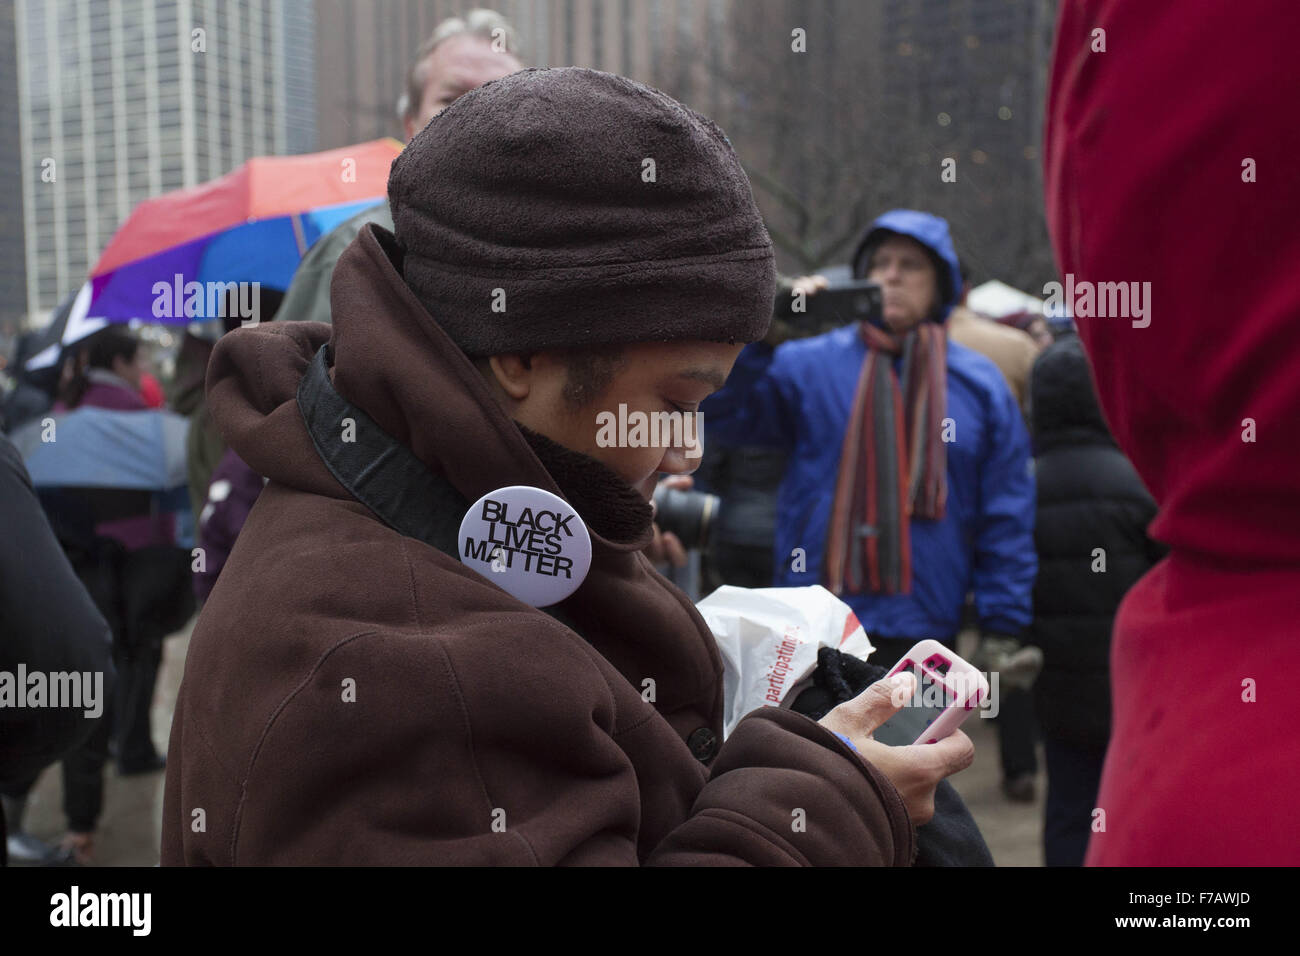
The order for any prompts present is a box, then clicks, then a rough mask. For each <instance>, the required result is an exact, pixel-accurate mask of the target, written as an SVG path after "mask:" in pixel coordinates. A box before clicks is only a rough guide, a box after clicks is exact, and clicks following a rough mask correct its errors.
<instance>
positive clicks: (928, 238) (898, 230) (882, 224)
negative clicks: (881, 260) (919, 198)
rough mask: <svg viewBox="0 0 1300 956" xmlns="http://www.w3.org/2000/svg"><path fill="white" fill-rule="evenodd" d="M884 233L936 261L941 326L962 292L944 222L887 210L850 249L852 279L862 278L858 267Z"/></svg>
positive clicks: (915, 213)
mask: <svg viewBox="0 0 1300 956" xmlns="http://www.w3.org/2000/svg"><path fill="white" fill-rule="evenodd" d="M888 233H894V234H897V235H900V236H907V237H908V238H909V239H915V240H916V241H917V242H919V243H920V244H921V245H923V246H925V248H926V249H928V250H930V253H931V255H933V256H934V257H935V259H936V260H937V263H936V264H937V265H939V266H941V267H942V271H941V272H940V276H939V298H940V304H941V306H942V309H941V312H940V315H939V321H941V322H942V321H943V320H944V319H946V318H948V313H949V312H951V311H952V307H953V306H954V305H956V304H957V301H958V300H959V299H960V298H961V289H962V281H961V265H960V264H959V263H958V261H957V249H956V248H955V247H954V246H953V244H952V235H951V233H950V232H949V231H948V220H946V219H941V218H940V217H938V216H932V215H931V214H930V213H928V212H919V211H917V210H915V209H891V210H890V211H889V212H887V213H885V214H884V215H882V216H880V217H878V218H877V219H876V220H875V221H874V222H872V223H871V225H869V226H868V227H867V228H866V230H865V231H864V232H863V233H862V237H861V238H860V239H858V242H857V245H855V246H854V247H853V258H852V259H850V260H849V261H850V263H851V264H852V266H853V275H854V277H855V278H858V277H861V276H864V275H865V274H866V272H865V270H864V268H862V266H863V265H865V264H864V263H861V259H862V256H863V253H865V252H866V251H867V249H868V248H870V247H871V246H874V245H875V244H876V243H877V242H879V241H881V240H882V239H883V238H884V237H885V235H886V234H888Z"/></svg>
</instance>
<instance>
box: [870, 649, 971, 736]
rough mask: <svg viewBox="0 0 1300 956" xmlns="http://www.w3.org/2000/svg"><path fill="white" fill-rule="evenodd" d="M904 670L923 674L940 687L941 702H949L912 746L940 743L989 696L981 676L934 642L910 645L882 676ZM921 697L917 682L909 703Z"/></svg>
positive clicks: (919, 685) (892, 674)
mask: <svg viewBox="0 0 1300 956" xmlns="http://www.w3.org/2000/svg"><path fill="white" fill-rule="evenodd" d="M905 670H910V671H913V672H921V673H924V674H925V676H926V677H927V678H928V679H929V680H931V681H933V682H934V683H936V684H938V685H940V686H941V687H943V691H944V696H943V699H944V701H945V702H951V703H948V704H947V706H946V707H945V708H944V711H943V713H942V714H940V715H939V716H938V717H937V718H936V719H935V720H934V721H933V722H932V723H931V724H930V726H928V727H926V728H925V730H924V731H923V732H922V733H921V735H920V736H919V737H917V738H916V740H914V741H913V743H916V744H921V743H926V744H933V743H938V742H939V741H940V740H943V738H945V737H947V736H948V735H949V734H951V733H953V731H955V730H956V729H957V728H958V727H960V726H961V725H962V722H963V721H964V720H965V719H966V718H967V717H969V716H970V715H971V714H973V713H974V712H975V711H976V710H977V709H978V708H979V706H980V705H981V704H982V703H983V702H984V701H985V700H987V699H988V696H989V682H988V681H987V680H986V679H985V678H984V675H983V674H981V673H980V672H979V671H978V670H976V669H975V668H974V667H972V666H971V665H970V664H968V663H967V662H966V661H964V660H962V659H961V658H960V657H958V656H957V654H956V652H954V651H952V650H949V649H948V648H946V647H944V646H943V645H942V644H940V643H939V642H938V641H919V642H918V643H916V644H915V645H913V646H912V648H911V649H910V650H909V651H908V652H907V653H906V654H904V655H903V658H902V660H900V661H899V662H898V663H897V664H895V665H894V666H893V667H892V668H891V669H890V671H889V673H888V674H887V675H886V677H893V676H894V675H895V674H897V673H899V672H901V671H905ZM921 694H922V688H921V684H920V681H918V682H917V687H916V693H915V694H914V695H913V700H915V699H916V698H917V697H919V696H920V695H921Z"/></svg>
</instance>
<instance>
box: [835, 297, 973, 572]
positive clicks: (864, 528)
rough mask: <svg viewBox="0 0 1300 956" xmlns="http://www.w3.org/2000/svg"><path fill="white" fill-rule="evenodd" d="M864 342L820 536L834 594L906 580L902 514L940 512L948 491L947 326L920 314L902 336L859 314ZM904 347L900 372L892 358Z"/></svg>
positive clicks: (908, 568)
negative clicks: (826, 528)
mask: <svg viewBox="0 0 1300 956" xmlns="http://www.w3.org/2000/svg"><path fill="white" fill-rule="evenodd" d="M859 331H860V334H861V335H862V338H863V341H864V342H865V343H866V345H867V354H866V358H865V359H864V360H863V363H862V373H861V374H860V375H859V377H858V387H857V391H856V392H855V393H854V396H853V408H852V410H851V414H850V417H849V426H848V429H847V430H846V431H845V433H844V446H843V449H842V450H841V452H840V468H839V477H838V479H837V480H836V484H835V499H834V503H833V504H832V506H831V518H830V533H829V535H828V536H827V541H826V579H827V587H828V588H829V589H830V591H831V592H833V593H834V594H842V593H843V592H844V591H845V590H847V591H849V592H850V593H862V592H864V591H870V592H872V593H877V594H879V593H884V594H908V593H910V592H911V590H912V550H911V540H910V536H909V528H908V521H909V519H910V518H930V519H935V520H937V519H940V518H942V517H943V513H944V504H945V502H946V500H947V495H948V489H947V480H946V476H947V456H946V454H945V451H944V446H943V441H942V440H941V434H940V429H941V427H942V422H943V417H944V415H945V414H946V409H947V400H948V388H947V351H948V350H947V334H946V332H945V330H944V327H943V326H942V325H941V324H939V323H937V322H923V323H921V325H919V326H917V327H916V328H915V329H913V330H911V331H910V332H907V333H906V334H904V335H902V336H895V335H891V334H890V333H888V332H885V331H883V330H881V329H879V328H877V327H876V326H874V325H870V324H868V323H866V322H863V323H862V324H861V326H860V329H859ZM900 354H901V355H902V356H903V363H902V365H903V368H902V373H903V375H902V382H901V384H900V382H899V380H898V376H897V375H895V374H894V369H893V364H892V359H893V358H894V356H896V355H900Z"/></svg>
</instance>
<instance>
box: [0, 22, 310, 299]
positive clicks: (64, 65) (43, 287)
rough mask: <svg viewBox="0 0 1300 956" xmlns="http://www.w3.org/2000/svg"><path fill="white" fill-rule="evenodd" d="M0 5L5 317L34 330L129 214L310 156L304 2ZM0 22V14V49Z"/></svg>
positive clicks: (0, 293) (1, 291) (0, 275)
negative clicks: (12, 242) (10, 203)
mask: <svg viewBox="0 0 1300 956" xmlns="http://www.w3.org/2000/svg"><path fill="white" fill-rule="evenodd" d="M3 6H4V7H5V8H6V12H10V11H11V13H12V23H13V28H12V29H13V49H14V52H15V57H14V61H15V71H14V72H15V84H14V85H15V87H16V93H17V97H16V100H17V104H18V110H17V113H18V116H17V119H18V124H17V125H18V130H19V136H18V142H19V144H20V152H21V157H20V160H19V163H17V164H15V165H20V168H21V170H22V189H21V207H22V237H23V260H24V265H25V268H24V276H23V283H22V286H21V288H14V287H13V277H12V275H11V274H10V273H8V272H0V283H4V285H0V303H3V306H2V307H3V308H5V309H6V310H9V311H14V308H13V306H14V304H15V303H19V304H20V306H21V307H20V309H19V311H25V312H26V313H28V314H29V315H31V316H32V317H33V318H35V319H39V317H40V316H41V315H42V314H43V313H45V312H48V310H49V309H51V308H52V307H53V306H55V305H56V304H57V303H58V302H59V300H60V299H61V298H63V297H64V296H66V295H68V294H69V293H70V292H73V291H75V289H76V288H77V287H79V286H80V285H81V284H82V283H83V282H84V281H85V279H86V276H87V275H88V273H89V270H90V268H91V267H92V266H93V265H94V263H95V260H96V259H97V258H98V256H99V253H100V251H101V250H102V249H103V247H104V246H105V245H106V244H107V242H108V240H109V238H110V237H111V236H112V235H113V232H114V230H115V229H117V227H118V226H119V225H120V224H121V223H122V222H123V221H124V220H125V219H126V217H127V215H128V214H129V213H130V211H131V209H132V207H134V206H135V204H136V203H138V202H140V201H141V200H143V199H147V198H149V197H151V196H156V195H158V194H159V193H163V192H166V191H168V190H172V189H178V188H182V187H187V186H193V185H196V184H198V183H201V182H204V181H206V180H209V179H213V178H216V177H217V176H221V175H223V174H224V173H227V172H229V171H230V170H231V169H233V168H234V167H236V166H238V165H239V164H240V163H242V162H243V161H244V160H246V159H248V158H250V157H252V156H257V155H263V154H271V153H300V152H307V151H310V150H312V149H314V148H315V115H316V113H315V102H314V90H313V83H314V76H313V73H314V70H313V59H314V56H315V42H314V36H313V30H314V17H313V11H312V6H311V2H310V0H8V2H6V3H5V4H4V5H3ZM5 22H6V17H5V15H4V13H0V41H3V40H4V36H3V33H4V30H5V29H6V27H5ZM6 82H7V78H6V76H5V73H4V71H0V86H3V84H5V83H6ZM0 92H2V90H0ZM5 101H6V102H8V98H7V97H5ZM10 168H12V167H10Z"/></svg>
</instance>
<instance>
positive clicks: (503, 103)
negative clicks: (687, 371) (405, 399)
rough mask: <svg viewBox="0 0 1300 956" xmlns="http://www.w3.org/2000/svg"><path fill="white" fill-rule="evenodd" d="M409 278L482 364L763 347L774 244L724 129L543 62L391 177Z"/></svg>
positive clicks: (441, 118)
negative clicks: (566, 351) (587, 353)
mask: <svg viewBox="0 0 1300 956" xmlns="http://www.w3.org/2000/svg"><path fill="white" fill-rule="evenodd" d="M388 198H389V203H390V205H391V206H392V211H393V222H394V232H395V234H396V236H397V241H398V243H399V244H400V245H401V246H402V248H403V249H404V251H405V257H404V262H403V273H404V276H405V279H406V283H407V285H409V286H410V287H411V289H412V290H413V291H414V292H415V295H416V297H417V298H419V299H420V301H421V302H422V303H423V304H424V306H425V308H427V309H428V310H429V313H430V314H431V315H432V316H433V317H434V318H435V319H436V320H437V322H438V323H439V324H440V325H441V326H442V327H443V329H445V330H446V331H447V333H448V335H450V336H451V338H452V339H453V340H454V341H455V342H456V343H457V344H458V345H459V346H460V347H461V348H462V349H463V350H464V351H465V353H466V354H467V355H469V356H470V357H480V356H486V355H497V354H500V353H503V352H524V351H539V350H543V349H554V348H572V347H581V346H584V345H615V344H622V343H631V342H657V341H659V342H662V341H674V340H683V339H701V340H705V341H710V342H730V343H736V342H752V341H755V340H757V339H760V338H762V337H763V335H764V333H765V332H766V330H767V326H768V323H769V322H770V321H771V318H772V300H773V295H774V293H775V281H776V278H775V277H776V273H775V269H774V264H773V257H772V244H771V240H770V239H769V238H768V235H767V230H766V229H765V228H764V226H763V221H762V219H761V217H760V216H759V213H758V209H757V207H756V206H755V205H754V197H753V194H752V193H751V192H750V188H749V180H748V179H747V178H746V177H745V174H744V172H743V170H742V169H741V167H740V162H739V161H738V160H737V159H736V154H735V152H734V151H733V150H732V148H731V143H730V141H729V140H728V139H727V137H726V136H725V135H724V134H723V132H722V130H720V129H718V127H717V126H716V125H715V124H714V123H713V122H711V121H710V120H708V119H706V118H705V117H703V116H700V115H699V114H698V113H696V112H694V111H693V110H690V109H687V108H686V107H685V106H682V105H681V104H680V103H678V102H676V101H675V100H673V99H671V98H670V97H668V96H666V95H665V94H663V93H661V92H659V91H658V90H653V89H650V88H649V87H646V86H642V85H641V84H640V83H635V82H633V81H632V80H629V79H625V78H624V77H621V76H615V75H613V74H612V73H601V72H598V71H596V70H585V69H579V68H576V67H566V68H563V69H531V70H524V71H522V72H520V73H514V74H512V75H510V76H507V77H505V78H504V79H500V80H495V81H493V82H491V83H488V84H486V85H485V86H482V87H479V88H478V89H476V90H473V91H471V92H469V93H466V94H465V95H464V96H462V97H461V98H460V99H458V100H457V101H456V102H455V103H453V104H452V105H451V106H449V107H448V108H447V109H446V110H444V111H443V112H442V113H440V114H438V115H437V116H435V117H434V118H433V120H432V121H430V123H429V125H428V126H426V127H425V128H424V130H423V131H422V132H421V133H420V134H419V135H418V136H416V137H415V138H414V139H413V140H411V142H410V144H409V145H408V146H407V147H406V149H405V150H403V152H402V154H401V155H400V156H399V157H398V158H397V160H396V161H395V162H394V163H393V168H392V172H391V174H390V175H389V178H388Z"/></svg>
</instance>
